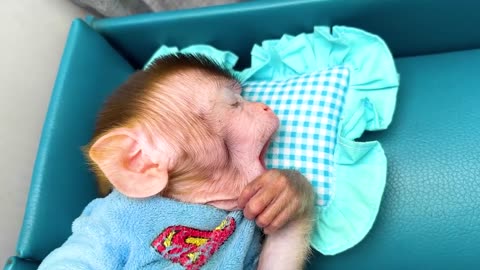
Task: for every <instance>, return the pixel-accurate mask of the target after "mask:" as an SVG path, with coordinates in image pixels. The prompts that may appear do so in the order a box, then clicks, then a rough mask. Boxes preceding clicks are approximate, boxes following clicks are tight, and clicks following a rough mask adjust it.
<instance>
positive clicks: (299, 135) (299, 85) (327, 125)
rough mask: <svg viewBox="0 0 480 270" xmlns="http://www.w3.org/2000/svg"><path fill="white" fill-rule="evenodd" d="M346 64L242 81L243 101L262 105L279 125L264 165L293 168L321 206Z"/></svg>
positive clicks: (327, 190)
mask: <svg viewBox="0 0 480 270" xmlns="http://www.w3.org/2000/svg"><path fill="white" fill-rule="evenodd" d="M349 75H350V73H349V69H348V68H346V67H334V68H329V69H326V70H322V71H316V72H313V73H309V74H305V75H301V76H297V77H293V78H289V79H285V80H275V81H251V82H246V83H245V84H244V89H243V93H242V96H243V97H244V98H245V99H246V100H250V101H259V102H263V103H265V104H267V105H268V106H270V107H271V109H272V110H273V111H274V112H275V114H276V115H277V116H278V118H279V119H280V127H279V130H278V132H277V134H276V135H275V137H274V138H273V141H272V144H271V146H270V148H269V150H268V152H267V155H266V157H265V158H266V160H265V163H266V166H267V168H278V169H291V168H294V169H297V170H299V171H300V172H301V173H302V174H303V175H305V177H307V178H308V179H309V180H310V181H311V183H312V185H313V187H314V189H315V191H316V195H317V204H318V205H320V206H326V205H327V204H328V202H329V200H330V198H331V197H332V195H333V194H332V193H333V185H332V180H333V179H332V178H333V169H334V166H333V165H334V163H333V154H334V153H333V152H334V149H335V144H336V138H337V125H338V122H339V118H340V113H341V111H342V107H343V104H344V96H345V93H346V91H347V89H348V82H349Z"/></svg>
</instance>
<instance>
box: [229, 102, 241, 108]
mask: <svg viewBox="0 0 480 270" xmlns="http://www.w3.org/2000/svg"><path fill="white" fill-rule="evenodd" d="M231 105H232V107H234V108H237V107H238V106H240V101H237V102H235V103H233V104H231Z"/></svg>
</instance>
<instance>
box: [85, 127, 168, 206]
mask: <svg viewBox="0 0 480 270" xmlns="http://www.w3.org/2000/svg"><path fill="white" fill-rule="evenodd" d="M152 152H154V151H152V147H151V146H149V145H147V144H146V143H145V140H143V139H142V138H139V135H138V134H136V133H135V132H132V131H131V130H129V129H126V128H121V129H116V130H112V131H109V132H107V133H106V134H104V135H103V136H101V137H100V138H99V139H98V140H96V141H95V142H94V143H93V145H92V146H91V147H90V150H89V156H90V158H91V159H92V160H93V161H94V162H95V163H96V164H97V166H98V167H99V168H100V170H101V171H102V173H103V174H104V175H105V177H107V178H108V180H109V181H110V183H112V185H113V186H114V187H115V189H117V190H118V191H119V192H121V193H123V194H125V195H126V196H129V197H135V198H145V197H149V196H153V195H155V194H158V193H159V192H161V191H162V190H163V189H164V188H165V186H166V185H167V182H168V164H169V162H168V160H165V161H159V160H156V159H155V158H152V156H151V155H149V154H148V153H152Z"/></svg>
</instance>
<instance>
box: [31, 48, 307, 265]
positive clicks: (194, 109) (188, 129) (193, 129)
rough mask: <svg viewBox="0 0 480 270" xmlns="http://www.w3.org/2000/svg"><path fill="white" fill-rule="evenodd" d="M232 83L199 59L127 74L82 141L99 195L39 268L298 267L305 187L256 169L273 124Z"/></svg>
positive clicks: (287, 174) (183, 57) (301, 181)
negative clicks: (89, 135)
mask: <svg viewBox="0 0 480 270" xmlns="http://www.w3.org/2000/svg"><path fill="white" fill-rule="evenodd" d="M241 90H242V86H241V83H240V82H239V81H238V80H237V79H236V78H235V76H234V75H232V74H231V73H230V72H229V71H228V70H226V69H224V68H222V67H221V66H219V65H218V64H216V63H215V62H213V61H211V60H209V59H208V58H206V57H203V56H199V55H189V54H175V55H169V56H164V57H161V58H159V59H157V60H156V61H154V62H153V63H152V64H151V65H150V66H149V67H148V68H147V69H145V70H141V71H137V72H136V73H135V74H133V75H132V76H131V77H130V78H129V79H128V80H127V82H125V83H124V84H123V85H122V86H120V88H119V89H117V91H115V92H114V93H113V95H112V96H111V97H110V98H109V99H108V100H107V102H106V104H105V106H104V108H103V110H102V111H101V113H100V115H99V118H98V121H97V125H96V129H95V133H94V138H93V140H92V142H91V143H90V144H89V145H88V146H87V147H86V148H85V152H86V154H87V157H88V158H89V160H90V162H91V165H92V167H93V168H94V171H95V173H96V175H97V178H98V183H99V190H100V192H101V193H102V195H104V196H105V197H104V198H99V199H96V200H94V201H93V202H92V203H90V204H89V205H88V206H87V207H86V209H85V210H84V212H83V213H82V216H81V217H80V218H78V219H77V220H76V221H75V222H74V225H73V234H72V235H71V236H70V238H69V239H68V240H67V241H66V243H65V244H64V245H63V246H62V247H60V248H58V249H57V250H55V251H54V252H52V253H51V254H50V255H49V256H48V257H47V258H46V259H45V261H44V262H43V263H42V266H41V268H40V269H43V268H44V269H57V268H56V267H57V266H58V268H61V267H62V264H63V265H68V266H69V268H68V269H118V268H121V269H149V268H150V267H151V268H152V269H154V268H156V269H165V268H167V266H168V267H171V268H168V269H257V267H258V269H267V270H270V269H276V270H277V269H288V270H292V269H302V268H303V266H304V264H305V261H306V259H307V257H308V254H309V236H310V232H311V229H312V223H313V203H314V198H313V197H314V195H313V190H312V188H311V185H310V183H309V182H308V181H307V180H306V179H305V178H304V177H303V176H302V175H301V174H300V173H298V172H296V171H291V170H267V169H266V167H265V164H264V155H265V152H266V150H267V148H268V146H269V142H270V140H271V137H272V136H273V134H274V133H275V132H276V130H277V128H278V126H279V120H278V118H277V116H276V115H275V114H274V113H273V112H272V110H271V109H270V108H269V107H268V106H266V105H265V104H262V103H256V102H249V101H246V100H244V99H243V98H242V97H241V95H240V94H241ZM255 223H256V224H255ZM256 225H257V226H256ZM260 228H263V230H264V232H265V234H266V238H265V239H264V240H263V241H262V234H261V231H260ZM261 241H262V242H261ZM144 242H147V244H145V243H144ZM82 254H83V255H82ZM82 256H83V258H82ZM42 267H43V268H42ZM158 267H163V268H158ZM175 267H177V268H175Z"/></svg>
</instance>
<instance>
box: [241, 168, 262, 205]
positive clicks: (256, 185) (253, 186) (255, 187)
mask: <svg viewBox="0 0 480 270" xmlns="http://www.w3.org/2000/svg"><path fill="white" fill-rule="evenodd" d="M266 177H267V176H266V175H265V174H263V175H261V176H259V177H257V178H256V179H254V180H253V181H252V182H250V183H248V184H247V186H246V187H245V188H244V189H243V190H242V193H240V196H239V197H238V200H237V204H238V207H240V208H241V209H243V208H245V206H246V205H247V203H248V202H249V201H250V199H251V198H252V197H253V196H254V195H255V194H257V192H258V191H259V190H260V189H261V188H262V187H263V186H264V182H265V179H266Z"/></svg>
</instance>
